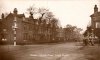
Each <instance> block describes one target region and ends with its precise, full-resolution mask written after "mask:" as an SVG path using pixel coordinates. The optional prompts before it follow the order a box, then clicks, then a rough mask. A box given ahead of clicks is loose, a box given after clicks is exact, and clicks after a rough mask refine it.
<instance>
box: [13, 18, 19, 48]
mask: <svg viewBox="0 0 100 60" xmlns="http://www.w3.org/2000/svg"><path fill="white" fill-rule="evenodd" d="M13 23H14V25H13V26H12V28H13V32H14V46H16V29H17V28H18V27H17V19H16V17H15V18H14V21H13Z"/></svg>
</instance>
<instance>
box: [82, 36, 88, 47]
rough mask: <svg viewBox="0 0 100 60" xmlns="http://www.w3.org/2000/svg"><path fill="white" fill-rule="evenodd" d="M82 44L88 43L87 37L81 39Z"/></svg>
mask: <svg viewBox="0 0 100 60" xmlns="http://www.w3.org/2000/svg"><path fill="white" fill-rule="evenodd" d="M83 44H84V45H85V46H87V45H88V39H87V38H86V37H85V38H84V39H83Z"/></svg>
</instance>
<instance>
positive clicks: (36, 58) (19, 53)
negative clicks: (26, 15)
mask: <svg viewBox="0 0 100 60" xmlns="http://www.w3.org/2000/svg"><path fill="white" fill-rule="evenodd" d="M81 47H82V46H77V45H76V43H62V44H50V45H49V44H44V45H23V46H20V45H18V46H12V45H5V46H1V48H2V49H4V50H3V51H1V52H0V53H1V54H3V55H4V56H3V57H4V58H7V59H9V60H11V59H12V60H86V59H85V58H84V54H82V53H81V52H80V48H81ZM1 56H2V55H1ZM9 56H10V57H9ZM4 58H3V59H4Z"/></svg>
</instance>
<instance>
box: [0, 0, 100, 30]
mask: <svg viewBox="0 0 100 60" xmlns="http://www.w3.org/2000/svg"><path fill="white" fill-rule="evenodd" d="M95 4H97V5H98V7H99V10H100V5H99V4H100V1H99V0H0V10H1V12H2V13H5V12H7V13H9V12H13V9H14V8H17V9H18V13H25V12H26V10H27V8H28V7H29V6H32V5H34V6H35V7H44V8H47V9H49V10H50V11H51V12H53V13H54V15H55V16H56V18H58V19H59V20H60V22H61V25H62V27H65V26H66V25H67V24H71V25H74V26H77V27H79V28H82V29H84V30H85V29H86V27H87V25H88V23H89V21H90V20H91V19H90V15H91V14H92V13H93V8H94V5H95Z"/></svg>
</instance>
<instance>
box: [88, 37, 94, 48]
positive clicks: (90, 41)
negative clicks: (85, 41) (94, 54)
mask: <svg viewBox="0 0 100 60" xmlns="http://www.w3.org/2000/svg"><path fill="white" fill-rule="evenodd" d="M89 43H90V44H91V45H92V46H94V43H93V39H92V38H89Z"/></svg>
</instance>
